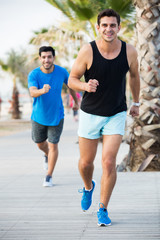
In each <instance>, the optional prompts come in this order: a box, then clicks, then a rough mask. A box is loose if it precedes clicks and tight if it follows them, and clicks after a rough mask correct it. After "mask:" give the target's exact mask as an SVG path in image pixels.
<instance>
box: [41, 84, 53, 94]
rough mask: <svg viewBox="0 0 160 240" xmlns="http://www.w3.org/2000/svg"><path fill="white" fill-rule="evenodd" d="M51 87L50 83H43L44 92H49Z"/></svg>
mask: <svg viewBox="0 0 160 240" xmlns="http://www.w3.org/2000/svg"><path fill="white" fill-rule="evenodd" d="M49 89H51V86H50V85H49V84H44V85H43V92H44V93H47V92H49Z"/></svg>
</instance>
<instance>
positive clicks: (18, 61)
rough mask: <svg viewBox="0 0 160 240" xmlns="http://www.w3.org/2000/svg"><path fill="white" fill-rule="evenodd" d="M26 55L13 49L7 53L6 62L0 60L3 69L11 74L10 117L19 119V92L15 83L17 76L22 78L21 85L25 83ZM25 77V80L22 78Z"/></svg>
mask: <svg viewBox="0 0 160 240" xmlns="http://www.w3.org/2000/svg"><path fill="white" fill-rule="evenodd" d="M26 61H27V57H26V55H25V54H24V53H22V54H18V53H16V52H15V51H14V50H11V51H10V52H9V53H8V59H7V63H4V62H3V61H2V60H0V65H1V67H2V69H3V70H4V71H7V72H10V73H11V74H12V76H13V91H12V101H11V103H12V111H11V114H12V119H20V118H21V112H20V110H19V92H18V89H17V85H16V80H17V78H19V79H21V80H22V79H23V81H21V82H23V85H26V78H27V73H26V70H25V63H26ZM24 79H25V80H24Z"/></svg>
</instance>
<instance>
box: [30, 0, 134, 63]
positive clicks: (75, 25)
mask: <svg viewBox="0 0 160 240" xmlns="http://www.w3.org/2000/svg"><path fill="white" fill-rule="evenodd" d="M46 1H47V2H49V3H50V4H51V5H52V6H53V7H56V8H57V9H59V10H60V11H61V12H62V13H63V14H64V16H65V17H66V21H65V22H62V23H61V25H60V26H59V27H55V26H52V27H51V28H50V29H41V31H40V32H37V31H36V32H34V37H33V38H32V39H31V41H30V44H34V45H37V46H40V45H42V44H46V42H47V43H48V44H49V45H51V46H54V48H55V49H56V50H57V52H58V58H56V62H57V63H58V64H60V65H62V64H61V63H62V62H63V66H64V67H68V65H72V64H68V63H71V59H72V60H73V59H74V58H76V56H77V54H78V51H79V49H80V48H81V46H82V45H83V44H84V42H88V41H91V40H92V39H94V38H95V37H97V32H96V30H95V24H96V18H97V14H98V12H99V11H101V10H103V9H104V8H108V7H112V8H114V9H115V10H117V9H119V10H120V14H121V17H122V18H123V19H122V26H123V31H122V34H121V36H120V37H121V39H123V40H128V37H129V36H130V37H132V36H133V27H134V23H133V22H134V21H132V22H131V21H130V20H131V18H132V19H133V18H134V7H133V5H132V4H131V3H132V1H131V0H119V1H118V2H117V0H112V1H111V0H108V1H106V0H99V1H97V0H74V1H73V0H62V1H61V0H46ZM131 13H132V14H131ZM124 18H126V19H124ZM128 29H129V31H128ZM128 32H129V33H128ZM87 35H88V36H87ZM37 57H38V56H37V55H36V56H35V57H34V59H36V58H37Z"/></svg>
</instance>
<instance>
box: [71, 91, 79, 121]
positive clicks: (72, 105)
mask: <svg viewBox="0 0 160 240" xmlns="http://www.w3.org/2000/svg"><path fill="white" fill-rule="evenodd" d="M76 96H77V99H78V104H79V105H80V102H81V94H80V93H79V92H76ZM70 108H71V109H72V111H73V118H74V120H75V121H76V122H77V121H78V109H75V108H74V99H73V97H72V95H70Z"/></svg>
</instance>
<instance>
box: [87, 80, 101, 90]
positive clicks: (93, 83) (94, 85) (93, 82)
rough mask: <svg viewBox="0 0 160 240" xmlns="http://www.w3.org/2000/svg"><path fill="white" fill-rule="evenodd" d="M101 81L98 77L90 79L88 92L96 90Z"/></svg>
mask: <svg viewBox="0 0 160 240" xmlns="http://www.w3.org/2000/svg"><path fill="white" fill-rule="evenodd" d="M98 85H99V82H98V81H97V80H96V79H90V80H89V81H88V83H87V86H86V91H87V92H96V90H97V86H98Z"/></svg>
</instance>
